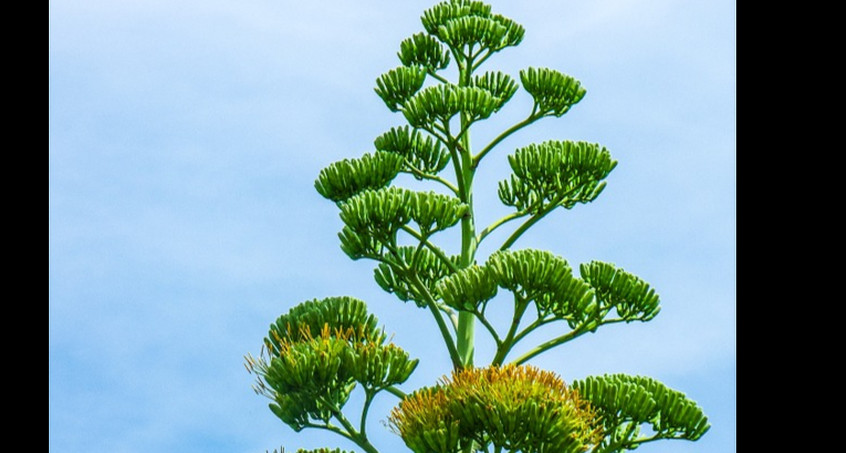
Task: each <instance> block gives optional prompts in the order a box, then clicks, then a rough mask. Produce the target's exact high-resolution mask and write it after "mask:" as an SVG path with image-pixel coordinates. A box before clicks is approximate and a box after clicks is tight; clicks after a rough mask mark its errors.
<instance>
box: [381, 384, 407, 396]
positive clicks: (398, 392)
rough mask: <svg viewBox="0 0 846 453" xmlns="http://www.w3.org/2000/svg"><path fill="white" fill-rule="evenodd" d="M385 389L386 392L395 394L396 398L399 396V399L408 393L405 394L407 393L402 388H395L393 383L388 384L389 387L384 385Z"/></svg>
mask: <svg viewBox="0 0 846 453" xmlns="http://www.w3.org/2000/svg"><path fill="white" fill-rule="evenodd" d="M385 390H386V391H387V392H388V393H390V394H391V395H394V396H396V397H397V398H399V399H404V398H405V397H406V396H408V394H407V393H405V392H403V391H402V390H400V389H398V388H396V387H395V386H393V385H392V386H390V387H385Z"/></svg>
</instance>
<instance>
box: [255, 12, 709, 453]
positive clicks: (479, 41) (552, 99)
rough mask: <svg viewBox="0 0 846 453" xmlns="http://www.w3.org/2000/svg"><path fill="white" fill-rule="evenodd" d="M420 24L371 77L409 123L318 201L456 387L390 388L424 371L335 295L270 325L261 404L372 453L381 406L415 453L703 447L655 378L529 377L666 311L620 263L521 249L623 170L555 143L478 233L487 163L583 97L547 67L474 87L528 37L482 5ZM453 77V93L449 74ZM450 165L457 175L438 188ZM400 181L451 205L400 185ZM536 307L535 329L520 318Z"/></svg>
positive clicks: (538, 155) (512, 180) (328, 180)
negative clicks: (478, 359) (371, 416)
mask: <svg viewBox="0 0 846 453" xmlns="http://www.w3.org/2000/svg"><path fill="white" fill-rule="evenodd" d="M421 23H422V26H423V29H424V31H423V32H419V33H416V34H413V35H412V36H411V37H409V38H407V39H405V40H403V41H402V42H401V43H400V46H399V52H398V53H397V56H398V58H399V61H400V63H401V66H398V67H396V68H394V69H390V70H388V71H387V72H386V73H384V74H383V75H381V76H380V77H379V78H377V80H376V87H375V92H376V94H377V95H378V96H379V97H380V98H381V99H382V101H383V102H384V103H385V105H386V106H387V107H388V109H389V110H391V111H392V112H397V113H401V114H402V118H404V119H405V120H406V121H407V123H408V124H407V125H402V126H397V127H393V128H391V129H390V130H389V131H387V132H385V133H383V134H381V135H380V136H378V137H377V138H376V139H375V140H374V142H373V145H374V148H375V150H374V151H373V152H372V153H365V154H364V155H363V156H361V157H360V158H353V159H344V160H341V161H340V162H335V163H332V164H330V165H329V166H327V167H325V168H324V169H323V170H321V171H320V173H319V175H318V176H317V180H316V181H315V183H314V186H315V189H316V190H317V191H318V193H319V194H320V195H322V196H323V197H325V198H327V199H329V200H331V201H332V202H334V203H335V205H336V206H337V208H338V209H339V215H340V219H341V221H342V222H343V227H342V229H341V231H340V233H339V234H338V237H339V239H340V245H341V249H342V251H343V252H344V253H346V254H347V255H348V256H349V257H350V258H351V259H353V260H360V259H368V260H373V261H375V263H376V264H375V269H374V274H373V275H374V279H375V281H376V283H377V284H378V285H379V287H381V288H382V289H383V290H385V291H386V292H388V293H390V294H393V295H394V296H396V298H397V299H399V300H400V301H403V302H408V301H413V302H414V304H415V305H416V306H417V307H420V308H424V309H427V310H428V312H429V313H430V314H431V315H432V318H433V320H434V321H435V324H436V325H437V328H438V331H439V333H440V336H441V338H442V339H443V343H444V346H445V347H446V349H447V351H448V353H449V357H450V360H451V362H452V365H453V370H452V373H451V374H450V377H444V378H443V379H442V380H441V381H440V382H439V383H437V384H435V385H433V386H430V387H423V388H421V389H418V390H416V391H414V392H412V393H411V394H406V393H405V392H403V391H402V390H400V389H399V388H398V387H397V386H399V385H401V384H403V383H404V382H406V381H407V380H408V378H409V377H410V375H411V373H413V371H414V370H415V369H416V366H417V364H418V361H417V360H416V359H411V358H410V356H409V354H408V353H407V352H405V351H404V350H402V349H401V348H400V347H398V346H396V345H394V344H392V343H388V342H387V336H386V334H385V332H384V330H383V329H381V328H379V327H378V321H377V320H376V318H375V317H374V316H373V315H371V314H369V313H368V312H367V308H366V306H365V304H364V302H362V301H360V300H358V299H355V298H352V297H329V298H325V299H315V300H311V301H306V302H303V303H301V304H299V305H297V306H295V307H293V308H292V309H291V310H290V311H289V312H288V313H287V314H285V315H282V316H280V317H279V319H277V320H276V322H275V323H274V324H272V325H271V326H270V330H269V332H268V335H267V337H266V338H265V339H264V346H263V348H262V354H261V357H260V358H259V359H255V358H253V357H252V356H249V355H248V356H247V358H246V359H247V364H246V365H247V369H248V371H250V372H251V373H254V374H255V375H256V376H257V381H256V385H255V387H254V388H255V389H256V391H257V392H258V393H259V394H262V395H264V396H266V397H268V398H270V400H271V403H270V409H271V410H272V411H273V413H274V414H276V415H277V416H278V417H279V418H280V419H281V420H282V421H283V422H285V423H286V424H288V425H289V426H290V427H291V428H292V429H294V430H296V431H299V430H302V429H304V428H318V429H323V430H327V431H330V432H333V433H335V434H338V435H340V436H342V437H345V438H346V439H348V440H349V441H351V442H353V443H354V444H356V445H357V446H358V447H359V448H361V449H362V450H363V451H365V452H367V453H378V452H379V450H378V449H377V448H376V446H374V445H373V444H372V443H371V442H370V439H369V437H368V436H367V434H366V430H367V416H368V411H369V409H370V406H371V403H372V402H373V400H374V398H375V397H376V396H377V394H380V393H381V392H388V393H390V394H392V395H394V396H396V397H398V398H399V404H398V406H397V407H395V408H394V410H393V411H392V412H391V415H390V418H389V422H390V426H391V428H392V429H393V430H394V432H396V433H397V434H399V435H400V436H401V437H402V439H403V441H404V442H405V444H406V445H407V446H408V448H409V449H410V450H411V451H413V452H416V453H470V452H482V451H484V452H491V451H493V452H497V453H502V452H505V451H509V452H521V453H547V452H548V453H568V452H572V453H576V452H578V453H581V452H584V451H591V452H593V453H612V452H620V451H624V450H630V449H634V448H636V447H637V446H639V445H641V444H643V443H646V442H650V441H653V440H658V439H685V440H697V439H699V438H700V437H701V436H702V435H703V434H704V433H705V432H706V431H707V430H708V427H709V425H708V420H707V417H705V415H704V413H703V412H702V410H701V409H700V408H699V407H698V406H697V405H696V403H695V402H693V401H692V400H690V399H688V398H687V397H686V396H684V395H683V394H682V393H680V392H678V391H675V390H672V389H669V388H667V387H666V386H664V384H661V383H660V382H658V381H656V380H654V379H651V378H646V377H639V376H626V375H621V374H616V375H605V376H600V377H588V378H586V379H584V380H579V381H576V382H574V383H573V385H572V386H571V387H568V386H567V385H566V384H564V382H563V381H562V380H561V379H560V378H559V377H558V376H557V375H555V374H554V373H551V372H548V371H543V370H540V369H537V368H535V367H533V366H531V365H526V362H528V361H530V360H531V359H533V358H534V357H536V356H537V355H539V354H542V353H544V352H546V351H549V350H552V349H554V348H557V347H559V346H561V345H563V344H565V343H568V342H570V341H573V340H575V339H576V338H579V337H580V336H582V335H585V334H588V333H592V332H596V331H597V329H598V328H599V327H601V326H605V325H611V324H616V323H630V322H633V321H643V322H645V321H649V320H651V319H653V318H654V317H655V316H656V315H657V314H658V313H659V311H660V299H659V297H658V295H657V293H656V292H655V290H654V289H653V288H652V287H651V286H650V285H649V284H648V283H646V282H645V281H644V280H642V279H640V278H639V277H637V276H635V275H634V274H632V273H629V272H627V271H624V270H623V269H620V268H618V267H616V266H615V265H613V264H609V263H604V262H600V261H591V262H589V263H585V264H582V265H580V266H579V275H574V273H573V268H572V267H571V266H570V264H569V263H568V262H567V260H566V259H565V258H563V257H561V256H558V255H555V254H554V253H552V252H549V251H545V250H536V249H517V250H514V249H512V247H513V245H514V244H515V243H516V241H518V240H519V239H520V238H521V237H522V235H523V234H524V233H525V232H526V231H528V230H529V229H530V228H531V227H533V226H534V225H535V224H536V223H537V222H539V221H540V220H542V219H543V218H544V217H545V216H546V215H547V214H549V213H550V212H552V211H553V210H555V209H557V208H559V207H563V208H565V209H572V208H573V207H574V206H576V205H577V204H586V203H590V202H593V201H594V200H596V199H597V198H598V197H599V195H600V194H601V193H602V192H603V190H604V189H605V187H606V178H607V177H608V176H609V174H610V173H611V171H612V170H613V169H614V168H615V167H616V165H617V161H615V160H614V159H613V158H612V157H611V154H610V153H609V151H608V150H607V149H606V148H605V147H603V146H602V145H600V144H596V143H588V142H584V141H570V140H547V141H545V142H542V143H536V144H532V143H530V144H526V145H524V146H522V147H519V148H518V149H516V150H515V151H514V152H513V154H511V155H509V156H507V159H508V162H509V164H510V166H511V170H512V174H511V175H510V176H508V177H507V179H505V180H503V181H501V182H500V183H499V185H498V195H499V198H500V200H501V201H502V202H503V203H504V204H505V205H506V206H510V207H513V208H514V211H513V212H511V213H510V214H508V215H506V216H505V217H503V218H501V219H499V220H496V221H495V222H493V223H491V224H490V225H488V226H486V227H484V228H482V229H480V230H479V231H478V232H477V230H476V223H477V222H478V220H479V218H478V217H477V213H476V211H475V208H474V205H473V198H474V197H473V194H474V191H475V190H476V189H475V188H474V179H475V176H476V171H477V170H478V168H479V164H480V162H481V161H482V159H484V158H487V157H490V156H491V153H492V151H493V150H494V149H496V147H497V146H498V145H499V144H500V143H501V142H502V141H503V140H505V139H506V138H508V137H510V136H511V134H513V133H515V132H516V131H519V130H521V129H523V128H525V127H527V126H529V125H530V124H532V123H534V122H535V121H538V120H540V119H542V118H548V117H560V116H562V115H564V114H565V113H567V112H569V111H570V109H571V108H572V107H573V106H574V105H576V104H577V103H579V102H580V101H581V100H582V99H583V98H584V96H585V93H586V91H585V89H584V88H583V87H582V85H581V83H580V82H579V81H578V80H576V79H575V78H574V77H572V76H570V75H567V74H564V73H562V72H559V71H557V70H554V69H549V68H534V67H530V68H527V69H524V70H522V71H520V73H519V80H518V79H517V78H515V77H512V76H511V75H508V74H506V73H504V72H501V71H487V72H480V68H481V65H482V64H483V63H484V62H485V61H486V60H487V59H488V58H489V57H491V55H493V54H495V53H496V52H499V51H501V50H503V49H505V48H506V47H513V46H516V45H518V44H520V42H521V41H522V40H523V37H524V35H525V30H524V28H523V26H522V25H520V24H518V23H516V22H515V21H513V20H511V19H509V18H507V17H504V16H502V15H500V14H495V13H494V12H492V8H491V6H490V5H488V4H486V3H483V2H481V1H472V0H448V1H442V2H441V3H438V4H436V5H434V6H432V7H431V8H429V9H427V10H426V11H424V12H423V15H422V17H421ZM450 64H454V65H455V69H456V70H457V71H456V72H457V78H456V80H449V79H448V78H447V76H444V74H443V73H441V71H444V70H446V69H448V66H449V65H450ZM453 74H455V73H453ZM521 86H522V88H523V90H524V91H525V93H526V94H525V95H526V96H530V97H531V99H532V101H533V103H532V108H531V111H530V112H528V113H527V116H526V118H525V119H524V120H522V121H520V122H518V123H516V124H514V125H512V126H511V127H508V128H507V129H505V130H504V131H503V132H502V133H501V134H499V135H498V136H496V137H495V138H494V139H493V140H491V141H490V142H489V143H488V144H486V145H484V146H483V147H481V148H480V149H479V150H476V151H475V152H474V150H473V149H472V147H471V142H470V136H471V132H472V130H471V129H472V128H471V127H472V126H473V125H474V124H475V123H476V122H478V121H482V120H487V119H490V118H491V117H492V116H493V115H494V114H495V113H497V112H499V111H501V110H502V109H503V108H505V107H506V105H507V104H508V102H509V101H510V100H512V99H513V98H514V96H515V95H517V93H518V91H519V89H520V87H521ZM447 167H450V168H451V170H452V171H447V172H444V170H445V169H447ZM400 174H407V175H411V176H412V177H413V178H415V179H417V180H418V181H426V182H429V183H434V184H436V185H438V188H439V189H440V190H441V192H445V193H440V192H436V191H413V190H409V189H405V188H401V187H398V186H395V185H393V184H394V183H395V182H396V181H397V180H401V177H400ZM518 219H523V221H522V223H521V224H520V225H519V226H517V227H516V228H513V230H512V232H511V234H510V235H509V236H507V239H506V240H505V241H504V242H503V243H502V244H501V245H500V246H499V247H498V249H497V251H496V252H494V253H492V254H491V255H490V256H488V257H487V258H486V259H484V258H483V257H480V256H477V252H478V247H479V245H480V244H481V243H482V242H483V241H486V240H491V239H492V237H493V236H491V233H492V232H494V231H495V230H497V229H499V228H505V227H506V226H507V225H510V224H511V222H513V221H515V220H518ZM453 227H457V228H458V229H459V230H460V239H461V240H460V249H459V250H457V251H451V250H449V249H448V248H446V247H445V248H442V246H439V245H437V244H435V243H434V242H433V240H434V238H435V236H436V234H437V233H439V232H442V231H445V230H449V229H451V228H453ZM508 297H510V298H511V299H512V304H511V307H512V308H513V311H512V316H511V322H510V324H509V325H507V326H505V328H502V326H499V327H497V326H496V325H495V324H496V322H493V321H492V320H491V319H488V315H487V308H488V305H489V304H491V303H501V301H502V299H506V300H507V298H508ZM506 303H507V302H506ZM530 308H531V309H533V312H534V313H533V316H526V314H527V313H531V312H529V309H530ZM416 313H420V312H416ZM416 313H415V315H416ZM477 322H478V323H479V324H480V325H481V326H482V327H483V328H484V330H480V331H479V332H481V333H482V334H487V335H489V336H490V338H491V339H492V341H493V343H494V344H495V347H496V350H495V353H494V356H493V357H492V358H491V360H490V365H489V366H484V367H475V366H474V360H475V357H474V342H475V338H476V335H477V331H476V329H475V326H476V323H477ZM551 323H556V325H557V326H558V327H557V328H556V329H554V330H547V331H546V332H548V333H547V335H550V334H549V332H551V335H550V336H551V338H548V339H546V340H544V341H541V342H540V343H539V344H536V345H535V346H533V347H530V348H528V349H526V348H523V350H524V352H522V354H521V355H519V356H517V357H513V358H512V357H509V356H510V355H511V353H512V352H513V351H514V350H515V346H516V345H517V344H518V343H521V342H525V341H526V340H527V339H528V338H529V337H530V334H533V333H535V332H538V333H539V332H540V331H539V329H540V328H541V327H542V326H545V325H547V324H551ZM421 326H422V324H421ZM356 389H359V391H361V392H362V393H363V396H364V400H363V404H362V407H361V408H360V415H359V416H358V418H357V421H358V426H354V425H353V423H352V422H351V421H350V419H348V418H347V416H346V415H345V413H346V412H348V410H349V408H348V407H347V406H348V405H349V402H350V401H352V400H354V399H353V398H351V395H352V392H354V391H356ZM647 431H648V432H647ZM644 433H645V434H644ZM298 453H344V452H341V451H340V450H337V449H336V450H329V449H326V448H323V449H317V450H309V451H306V450H299V451H298Z"/></svg>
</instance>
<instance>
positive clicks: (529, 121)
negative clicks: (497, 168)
mask: <svg viewBox="0 0 846 453" xmlns="http://www.w3.org/2000/svg"><path fill="white" fill-rule="evenodd" d="M540 118H543V115H536V114H535V113H534V111H533V112H532V114H531V115H529V116H528V117H527V118H526V119H524V120H523V121H520V122H519V123H517V124H515V125H513V126H511V127H510V128H508V129H506V130H505V132H503V133H501V134H499V136H498V137H497V138H495V139H493V141H492V142H490V143H489V144H488V146H485V147H484V148H483V149H482V150H481V151H479V154H477V155H476V156H474V157H473V168H474V169H475V168H476V167H478V166H479V162H481V160H482V158H484V157H485V155H486V154H488V153H489V152H490V151H491V150H492V149H493V148H494V147H495V146H496V145H498V144H499V142H501V141H503V140H505V139H506V138H508V136H509V135H511V134H513V133H515V132H517V131H519V130H520V129H522V128H524V127H526V126H528V125H530V124H532V123H534V122H535V121H537V120H538V119H540Z"/></svg>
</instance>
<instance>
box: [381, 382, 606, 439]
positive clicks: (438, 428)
mask: <svg viewBox="0 0 846 453" xmlns="http://www.w3.org/2000/svg"><path fill="white" fill-rule="evenodd" d="M389 420H390V422H391V424H392V426H393V428H394V430H395V431H396V432H397V433H398V434H399V435H400V436H402V438H403V440H405V442H406V444H407V445H408V446H409V448H411V449H412V450H413V451H415V452H418V453H422V452H431V451H435V452H438V453H440V452H444V453H446V452H449V451H455V450H454V449H452V448H453V447H454V446H458V445H459V444H460V445H467V444H468V443H469V442H477V443H478V444H482V445H488V444H493V445H494V446H496V447H498V448H504V449H507V450H510V451H518V450H519V451H522V452H546V451H556V452H580V451H585V450H587V449H588V447H589V446H590V445H595V444H597V443H599V442H600V441H601V439H602V433H601V430H600V429H599V428H598V425H597V417H596V414H595V412H594V411H593V410H592V409H591V407H590V406H589V404H588V403H587V402H586V401H584V400H582V399H581V398H580V397H579V394H578V392H576V391H575V390H574V389H571V388H569V387H567V385H566V384H565V383H564V381H563V380H561V378H560V377H559V376H558V375H556V374H555V373H552V372H549V371H544V370H541V369H538V368H536V367H533V366H529V365H524V366H515V365H506V366H503V367H489V368H466V369H463V370H460V371H455V372H453V373H452V376H451V377H444V378H443V379H441V382H440V385H438V386H436V387H433V388H427V389H423V390H421V391H418V392H415V393H414V394H412V395H410V396H409V397H407V398H406V399H405V400H403V401H402V402H401V403H400V405H399V406H398V407H396V408H395V409H394V410H393V411H392V412H391V416H390V418H389Z"/></svg>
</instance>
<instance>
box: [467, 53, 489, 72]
mask: <svg viewBox="0 0 846 453" xmlns="http://www.w3.org/2000/svg"><path fill="white" fill-rule="evenodd" d="M481 53H482V50H481V49H479V52H478V53H477V54H476V55H474V57H477V56H479V54H481ZM493 53H494V51H493V50H491V49H488V52H487V53H486V54H485V55H484V56H482V58H480V59H479V61H477V62H476V63H475V64H473V66H472V68H471V71H475V70H477V69H479V66H481V65H482V63H484V62H485V60H487V59H488V57H490V56H491V55H493Z"/></svg>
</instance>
